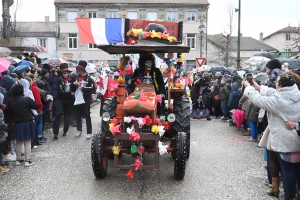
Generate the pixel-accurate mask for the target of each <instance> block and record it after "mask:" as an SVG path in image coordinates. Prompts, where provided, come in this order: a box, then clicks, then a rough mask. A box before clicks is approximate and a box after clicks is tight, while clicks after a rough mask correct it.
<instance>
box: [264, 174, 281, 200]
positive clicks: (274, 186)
mask: <svg viewBox="0 0 300 200" xmlns="http://www.w3.org/2000/svg"><path fill="white" fill-rule="evenodd" d="M267 194H268V195H270V196H275V197H277V198H278V195H279V177H272V188H271V189H270V190H269V191H267Z"/></svg>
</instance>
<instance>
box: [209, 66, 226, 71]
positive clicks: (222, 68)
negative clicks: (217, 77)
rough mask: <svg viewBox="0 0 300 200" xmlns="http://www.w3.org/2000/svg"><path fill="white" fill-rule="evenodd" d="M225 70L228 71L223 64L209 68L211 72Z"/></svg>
mask: <svg viewBox="0 0 300 200" xmlns="http://www.w3.org/2000/svg"><path fill="white" fill-rule="evenodd" d="M224 71H226V68H225V67H221V66H216V67H211V68H210V70H209V72H224Z"/></svg>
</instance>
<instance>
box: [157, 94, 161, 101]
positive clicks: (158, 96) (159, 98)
mask: <svg viewBox="0 0 300 200" xmlns="http://www.w3.org/2000/svg"><path fill="white" fill-rule="evenodd" d="M156 101H158V102H159V103H161V102H162V96H161V94H158V95H156Z"/></svg>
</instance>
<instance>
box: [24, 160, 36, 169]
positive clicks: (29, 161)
mask: <svg viewBox="0 0 300 200" xmlns="http://www.w3.org/2000/svg"><path fill="white" fill-rule="evenodd" d="M31 165H35V163H34V162H32V161H31V160H28V161H26V162H25V167H29V166H31Z"/></svg>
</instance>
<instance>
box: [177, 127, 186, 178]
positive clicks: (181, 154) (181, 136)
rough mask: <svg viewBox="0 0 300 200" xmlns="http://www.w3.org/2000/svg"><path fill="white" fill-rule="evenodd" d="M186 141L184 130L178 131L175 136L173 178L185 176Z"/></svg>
mask: <svg viewBox="0 0 300 200" xmlns="http://www.w3.org/2000/svg"><path fill="white" fill-rule="evenodd" d="M186 141H187V136H186V134H185V133H184V132H179V133H178V134H177V136H176V146H175V163H174V178H175V179H178V180H182V179H183V178H184V176H185V165H186Z"/></svg>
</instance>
